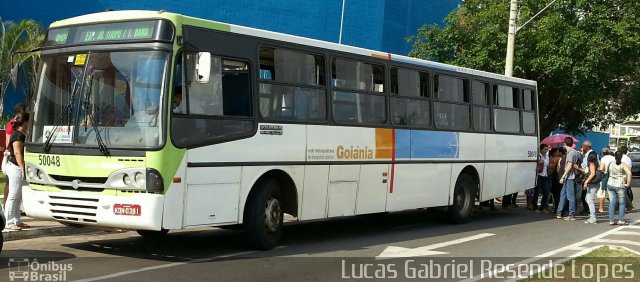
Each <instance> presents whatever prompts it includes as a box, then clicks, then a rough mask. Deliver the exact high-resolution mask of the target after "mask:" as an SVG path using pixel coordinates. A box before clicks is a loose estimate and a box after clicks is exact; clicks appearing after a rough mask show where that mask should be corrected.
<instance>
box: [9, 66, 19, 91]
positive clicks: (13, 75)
mask: <svg viewBox="0 0 640 282" xmlns="http://www.w3.org/2000/svg"><path fill="white" fill-rule="evenodd" d="M18 67H19V65H18V64H15V65H14V66H13V68H11V85H12V86H13V89H16V88H17V87H18Z"/></svg>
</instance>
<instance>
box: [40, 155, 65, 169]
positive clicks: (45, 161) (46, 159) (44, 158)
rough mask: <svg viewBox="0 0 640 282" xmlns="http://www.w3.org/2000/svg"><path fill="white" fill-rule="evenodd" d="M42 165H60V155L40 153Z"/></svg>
mask: <svg viewBox="0 0 640 282" xmlns="http://www.w3.org/2000/svg"><path fill="white" fill-rule="evenodd" d="M38 160H39V161H40V165H45V166H58V167H59V166H60V156H49V155H38Z"/></svg>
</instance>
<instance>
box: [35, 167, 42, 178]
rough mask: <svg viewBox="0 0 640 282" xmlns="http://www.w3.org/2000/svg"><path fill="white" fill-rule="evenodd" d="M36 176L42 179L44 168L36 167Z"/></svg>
mask: <svg viewBox="0 0 640 282" xmlns="http://www.w3.org/2000/svg"><path fill="white" fill-rule="evenodd" d="M36 178H37V179H38V180H42V170H39V169H36Z"/></svg>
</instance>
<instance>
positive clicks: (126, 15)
mask: <svg viewBox="0 0 640 282" xmlns="http://www.w3.org/2000/svg"><path fill="white" fill-rule="evenodd" d="M139 19H167V20H170V21H172V22H174V23H184V24H189V25H196V26H200V27H205V28H212V29H218V30H223V31H229V32H233V33H238V34H244V35H250V36H256V37H261V38H266V39H273V40H280V41H285V42H290V43H295V44H301V45H308V46H313V47H319V48H324V49H330V50H336V51H342V52H347V53H353V54H358V55H363V56H370V57H375V58H379V59H386V60H391V61H396V62H402V63H409V64H414V65H420V66H425V67H429V68H432V69H436V70H442V71H451V72H461V73H466V74H470V75H475V76H480V77H486V78H493V79H499V80H503V81H508V82H513V83H520V84H525V85H530V86H532V87H536V82H535V81H533V80H527V79H522V78H517V77H508V76H505V75H501V74H496V73H490V72H486V71H480V70H474V69H470V68H464V67H459V66H454V65H449V64H443V63H438V62H433V61H427V60H422V59H417V58H412V57H408V56H402V55H396V54H390V53H385V52H381V51H375V50H370V49H365V48H360V47H353V46H348V45H341V44H337V43H332V42H327V41H322V40H317V39H311V38H306V37H301V36H295V35H289V34H284V33H279V32H273V31H267V30H261V29H256V28H250V27H244V26H239V25H233V24H227V23H222V22H217V21H212V20H205V19H200V18H195V17H190V16H184V15H180V14H175V13H170V12H165V11H143V10H128V11H108V12H100V13H94V14H87V15H82V16H78V17H73V18H69V19H64V20H60V21H56V22H53V23H52V24H51V26H50V27H51V28H56V27H63V26H70V25H79V24H91V23H98V22H114V21H126V20H139ZM178 33H181V31H178Z"/></svg>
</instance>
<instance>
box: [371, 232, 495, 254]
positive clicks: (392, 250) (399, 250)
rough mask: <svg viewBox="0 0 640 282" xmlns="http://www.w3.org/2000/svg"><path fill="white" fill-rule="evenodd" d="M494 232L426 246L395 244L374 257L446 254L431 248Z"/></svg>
mask: <svg viewBox="0 0 640 282" xmlns="http://www.w3.org/2000/svg"><path fill="white" fill-rule="evenodd" d="M493 235H496V234H493V233H481V234H478V235H473V236H469V237H464V238H460V239H456V240H451V241H447V242H443V243H437V244H432V245H428V246H423V247H418V248H404V247H396V246H388V247H386V248H385V249H384V251H382V253H380V254H379V255H378V256H376V259H385V258H403V257H422V256H431V255H441V254H448V253H447V252H441V251H433V249H438V248H443V247H447V246H451V245H456V244H461V243H465V242H469V241H473V240H478V239H482V238H486V237H490V236H493Z"/></svg>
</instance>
